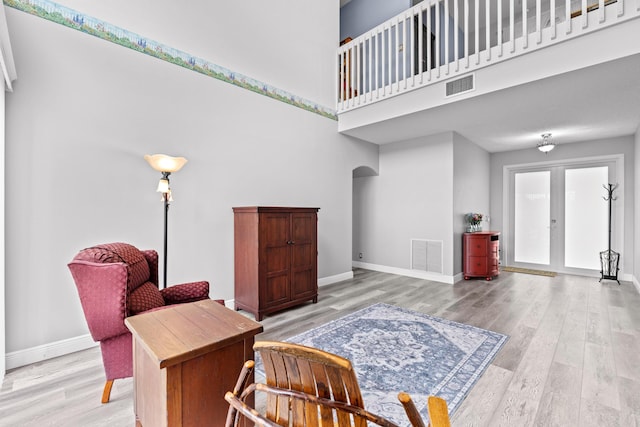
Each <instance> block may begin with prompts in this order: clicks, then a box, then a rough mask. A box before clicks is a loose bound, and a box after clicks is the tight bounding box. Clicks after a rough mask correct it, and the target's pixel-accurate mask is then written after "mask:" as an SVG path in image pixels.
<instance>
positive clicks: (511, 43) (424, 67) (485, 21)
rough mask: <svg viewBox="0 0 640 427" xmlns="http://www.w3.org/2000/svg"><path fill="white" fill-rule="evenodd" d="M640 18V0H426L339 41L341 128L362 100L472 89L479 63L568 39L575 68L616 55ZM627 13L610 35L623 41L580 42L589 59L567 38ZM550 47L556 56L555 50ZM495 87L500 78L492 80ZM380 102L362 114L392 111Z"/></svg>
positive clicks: (635, 40) (632, 37) (452, 96)
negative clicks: (375, 107)
mask: <svg viewBox="0 0 640 427" xmlns="http://www.w3.org/2000/svg"><path fill="white" fill-rule="evenodd" d="M639 17H640V0H577V1H576V0H573V1H571V0H424V1H422V2H420V3H418V4H416V5H415V6H414V7H412V8H411V9H408V10H406V11H405V12H402V13H400V14H399V15H397V16H395V17H393V18H391V19H389V20H388V21H386V22H384V23H382V24H380V25H378V26H377V27H375V28H373V29H372V30H370V31H368V32H366V33H365V34H362V35H360V36H358V37H356V38H354V39H346V40H345V41H344V42H343V44H342V45H341V46H340V47H339V49H338V52H337V55H338V66H339V74H338V94H337V109H338V114H339V117H340V120H339V121H340V125H339V127H340V130H341V131H345V130H349V129H350V128H355V127H358V126H361V125H363V124H364V123H363V119H362V118H363V117H364V116H365V114H364V113H363V114H357V113H356V112H357V111H358V110H359V109H361V108H362V107H367V106H372V105H374V104H377V103H380V101H383V100H387V99H391V98H395V97H398V95H402V94H408V93H410V92H415V91H417V90H419V89H423V88H428V87H430V86H434V85H436V84H438V83H440V85H439V89H438V91H437V92H434V91H427V92H425V93H424V96H421V99H420V101H419V102H418V103H419V104H421V106H416V108H418V109H419V108H425V106H428V105H432V106H435V105H436V104H444V103H448V102H453V101H455V100H457V99H459V98H464V97H465V96H474V94H473V92H474V91H475V90H476V77H477V76H476V74H478V73H479V72H482V70H484V69H488V68H490V67H491V66H493V65H496V64H500V63H505V62H506V61H508V60H511V59H515V58H519V57H523V56H524V55H527V54H531V53H534V52H539V51H542V50H544V49H548V48H550V47H552V46H557V45H560V44H561V43H565V45H564V46H566V51H564V56H565V57H568V56H571V55H576V57H575V58H574V57H572V58H571V61H572V62H575V64H576V67H584V66H588V65H591V64H593V63H597V62H598V61H601V62H604V61H606V60H611V59H615V58H614V57H612V55H613V56H615V55H619V56H618V57H622V56H624V55H627V54H630V53H629V52H628V51H629V49H630V50H631V51H633V52H632V53H638V52H640V41H639V40H640V33H638V28H639V27H638V26H637V25H635V24H637V23H640V20H637V18H639ZM632 20H635V22H634V24H633V26H632V27H629V28H627V29H626V30H620V31H621V32H620V34H619V35H616V36H614V37H623V38H624V40H618V42H617V43H614V44H613V45H611V46H610V47H611V49H609V46H607V43H608V41H607V42H599V43H593V42H592V41H590V42H589V43H591V46H592V47H590V48H589V47H587V48H585V49H586V50H587V51H590V52H593V55H591V54H590V55H588V56H590V57H591V58H585V57H580V55H582V54H581V53H580V52H574V51H573V50H572V47H571V44H570V43H566V42H570V41H572V40H576V39H578V38H581V37H584V36H588V35H592V36H593V37H597V34H596V32H598V31H600V30H603V29H606V28H622V27H621V24H625V23H628V22H631V21H632ZM625 31H626V32H625ZM594 34H595V35H594ZM598 34H602V33H598ZM594 40H595V39H594ZM600 40H602V39H601V38H600ZM603 43H604V45H603ZM620 44H626V46H628V49H627V51H626V52H624V53H622V52H620V53H617V51H618V50H620V47H619V45H620ZM549 51H551V50H549ZM554 52H555V53H554V55H556V56H555V57H556V58H557V57H558V53H557V52H558V50H557V49H556V50H555V51H554ZM612 52H613V53H612ZM607 55H608V56H607ZM583 56H584V55H583ZM596 57H599V59H598V58H596ZM592 60H594V61H596V62H591V61H592ZM546 61H547V62H545V63H543V64H542V65H541V66H542V67H547V66H548V62H550V61H549V60H548V59H547V60H546ZM529 62H530V64H529V68H531V66H533V67H535V63H536V60H532V61H529ZM556 62H558V61H556ZM518 68H519V69H521V68H522V67H518ZM551 68H553V66H552V67H551ZM510 70H511V71H513V68H511V69H510ZM503 73H504V70H503ZM504 80H505V82H508V81H511V80H514V76H513V75H504ZM509 84H516V83H515V82H512V83H509ZM498 89H500V87H499V85H498V86H494V90H498ZM477 93H480V92H477ZM477 93H476V94H477ZM434 94H437V96H434ZM416 98H417V95H416V96H414V97H413V100H414V101H415V100H416ZM399 102H400V101H397V102H395V103H392V104H394V105H396V106H398V105H400V104H399ZM383 104H384V103H383ZM389 105H391V104H389ZM380 108H382V107H379V108H378V109H377V110H375V111H374V110H370V111H369V112H368V113H367V114H366V116H367V119H366V120H373V121H376V120H385V119H388V118H390V117H387V116H385V115H384V114H379V111H380ZM403 108H404V107H403ZM410 110H411V108H407V109H405V111H403V112H402V113H401V112H398V113H396V115H400V114H408V113H410V112H412V111H410ZM345 113H350V114H345ZM351 113H353V114H351ZM344 118H346V120H343V119H344ZM366 120H365V121H366Z"/></svg>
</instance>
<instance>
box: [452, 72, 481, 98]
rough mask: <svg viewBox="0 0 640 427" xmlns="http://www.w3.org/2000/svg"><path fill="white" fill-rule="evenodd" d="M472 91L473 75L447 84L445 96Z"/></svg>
mask: <svg viewBox="0 0 640 427" xmlns="http://www.w3.org/2000/svg"><path fill="white" fill-rule="evenodd" d="M473 89H475V74H469V75H468V76H464V77H461V78H459V79H456V80H451V81H450V82H447V88H446V91H447V93H446V95H445V96H454V95H458V94H460V93H464V92H469V91H470V90H473Z"/></svg>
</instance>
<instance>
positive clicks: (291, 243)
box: [287, 240, 296, 245]
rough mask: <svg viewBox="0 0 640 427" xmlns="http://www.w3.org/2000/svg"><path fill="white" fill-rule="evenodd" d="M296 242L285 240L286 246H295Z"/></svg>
mask: <svg viewBox="0 0 640 427" xmlns="http://www.w3.org/2000/svg"><path fill="white" fill-rule="evenodd" d="M295 244H296V242H295V241H293V240H287V245H295Z"/></svg>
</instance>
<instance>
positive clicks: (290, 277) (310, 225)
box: [233, 206, 319, 320]
mask: <svg viewBox="0 0 640 427" xmlns="http://www.w3.org/2000/svg"><path fill="white" fill-rule="evenodd" d="M318 210H319V208H288V207H261V206H250V207H236V208H233V212H234V240H235V251H234V252H235V260H234V266H235V286H234V289H235V296H234V297H235V308H236V310H238V309H243V310H246V311H248V312H250V313H253V315H254V316H255V318H256V320H262V317H263V315H264V314H267V313H271V312H274V311H278V310H282V309H284V308H287V307H292V306H295V305H298V304H301V303H303V302H305V301H309V300H311V301H313V302H314V303H315V302H317V301H318V267H317V260H318V238H317V234H318V233H317V229H318V216H317V214H318Z"/></svg>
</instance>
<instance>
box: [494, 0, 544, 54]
mask: <svg viewBox="0 0 640 427" xmlns="http://www.w3.org/2000/svg"><path fill="white" fill-rule="evenodd" d="M551 1H553V0H551ZM497 31H498V34H497V35H498V41H497V43H498V58H501V57H502V1H501V0H498V28H497Z"/></svg>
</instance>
